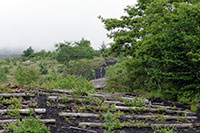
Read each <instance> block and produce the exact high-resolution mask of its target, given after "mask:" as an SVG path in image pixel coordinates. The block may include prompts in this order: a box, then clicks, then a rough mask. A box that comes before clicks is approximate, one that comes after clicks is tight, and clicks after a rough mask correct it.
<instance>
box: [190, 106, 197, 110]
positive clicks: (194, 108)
mask: <svg viewBox="0 0 200 133" xmlns="http://www.w3.org/2000/svg"><path fill="white" fill-rule="evenodd" d="M190 110H191V111H193V112H197V110H198V108H197V107H196V106H194V105H191V106H190Z"/></svg>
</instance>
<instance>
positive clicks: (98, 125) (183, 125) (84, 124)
mask: <svg viewBox="0 0 200 133" xmlns="http://www.w3.org/2000/svg"><path fill="white" fill-rule="evenodd" d="M104 125H105V123H90V122H80V123H79V126H80V127H92V128H102V127H104ZM137 126H138V125H137V123H135V124H133V125H129V126H126V127H137ZM199 126H200V123H195V124H194V123H180V124H151V123H144V124H140V127H176V128H190V127H199Z"/></svg>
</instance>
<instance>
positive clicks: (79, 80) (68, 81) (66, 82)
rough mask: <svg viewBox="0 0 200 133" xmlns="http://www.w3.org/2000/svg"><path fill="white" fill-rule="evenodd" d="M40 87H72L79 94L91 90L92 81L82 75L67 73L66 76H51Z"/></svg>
mask: <svg viewBox="0 0 200 133" xmlns="http://www.w3.org/2000/svg"><path fill="white" fill-rule="evenodd" d="M41 87H43V88H49V89H51V88H60V89H74V90H76V92H77V93H79V94H80V95H82V94H85V93H87V92H90V91H92V89H93V86H92V83H91V82H89V81H87V80H86V79H84V78H83V77H76V76H73V75H67V76H66V77H61V76H58V77H52V78H49V80H48V81H46V82H44V83H43V84H42V85H41Z"/></svg>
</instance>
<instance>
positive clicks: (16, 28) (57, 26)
mask: <svg viewBox="0 0 200 133" xmlns="http://www.w3.org/2000/svg"><path fill="white" fill-rule="evenodd" d="M136 1H137V0H0V49H2V48H9V49H11V50H13V49H16V48H23V49H24V48H27V47H28V46H32V47H33V48H34V49H46V50H50V49H53V48H54V45H55V43H57V42H62V41H78V40H80V39H81V38H82V37H84V38H86V39H88V40H90V41H91V43H92V46H93V47H94V48H95V49H98V48H99V47H100V45H101V44H102V42H103V41H105V42H106V43H108V42H111V40H109V39H108V38H107V37H106V33H107V31H106V30H105V29H104V28H103V24H102V23H101V21H100V20H99V19H98V18H97V16H99V15H101V16H103V17H106V18H110V17H112V18H119V17H120V16H121V15H123V14H124V10H123V9H124V8H125V7H126V6H127V5H134V4H135V3H136Z"/></svg>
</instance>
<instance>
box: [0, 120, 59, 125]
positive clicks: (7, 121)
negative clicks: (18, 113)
mask: <svg viewBox="0 0 200 133" xmlns="http://www.w3.org/2000/svg"><path fill="white" fill-rule="evenodd" d="M17 120H19V119H8V120H0V124H2V123H12V122H16V121H17ZM22 121H24V119H23V120H22ZM40 121H41V122H42V123H44V124H54V123H56V120H55V119H40Z"/></svg>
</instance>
